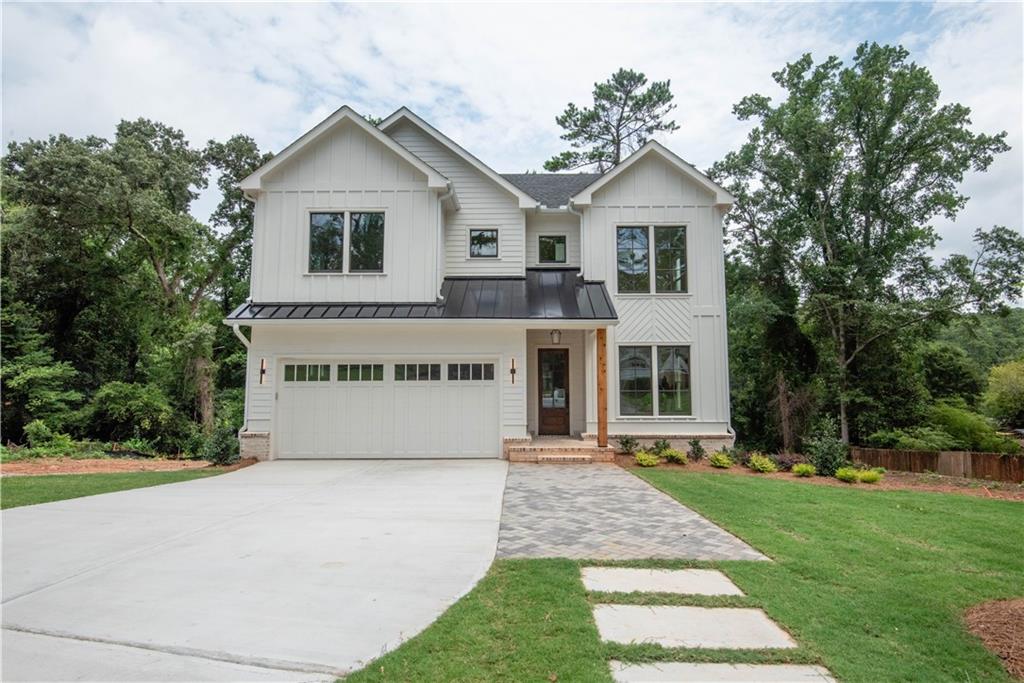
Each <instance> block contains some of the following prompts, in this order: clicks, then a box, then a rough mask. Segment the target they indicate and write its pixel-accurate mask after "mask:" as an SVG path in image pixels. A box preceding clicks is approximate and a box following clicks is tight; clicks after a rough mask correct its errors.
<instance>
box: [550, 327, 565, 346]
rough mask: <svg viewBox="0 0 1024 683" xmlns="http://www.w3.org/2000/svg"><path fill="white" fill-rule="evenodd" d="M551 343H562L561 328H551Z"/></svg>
mask: <svg viewBox="0 0 1024 683" xmlns="http://www.w3.org/2000/svg"><path fill="white" fill-rule="evenodd" d="M551 343H552V344H561V343H562V331H561V330H551Z"/></svg>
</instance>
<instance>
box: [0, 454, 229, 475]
mask: <svg viewBox="0 0 1024 683" xmlns="http://www.w3.org/2000/svg"><path fill="white" fill-rule="evenodd" d="M209 466H210V463H208V462H206V461H205V460H163V459H159V458H145V459H143V458H81V459H79V458H32V459H26V460H16V461H14V462H6V463H4V464H3V465H2V466H0V475H2V476H5V477H8V476H26V475H39V474H100V473H104V472H171V471H175V470H197V469H203V468H204V467H209Z"/></svg>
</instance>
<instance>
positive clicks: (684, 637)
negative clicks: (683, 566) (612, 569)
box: [594, 605, 796, 650]
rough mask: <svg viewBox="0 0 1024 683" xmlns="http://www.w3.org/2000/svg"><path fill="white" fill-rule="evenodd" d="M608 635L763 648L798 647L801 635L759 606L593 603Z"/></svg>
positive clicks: (626, 639) (630, 640) (600, 627)
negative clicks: (789, 630) (791, 633)
mask: <svg viewBox="0 0 1024 683" xmlns="http://www.w3.org/2000/svg"><path fill="white" fill-rule="evenodd" d="M594 621H596V622H597V630H598V632H599V633H600V634H601V638H602V639H603V640H608V641H611V642H615V643H624V644H627V645H629V644H632V643H657V644H658V645H661V646H663V647H702V648H729V649H731V650H762V649H765V648H791V647H796V641H794V640H793V639H792V638H790V637H789V634H788V633H786V632H785V631H783V630H782V629H781V628H779V627H778V626H776V624H775V622H774V621H772V620H771V619H769V618H768V615H767V614H765V613H764V612H762V611H761V610H759V609H750V608H746V607H688V606H687V607H684V606H679V605H649V606H648V605H594Z"/></svg>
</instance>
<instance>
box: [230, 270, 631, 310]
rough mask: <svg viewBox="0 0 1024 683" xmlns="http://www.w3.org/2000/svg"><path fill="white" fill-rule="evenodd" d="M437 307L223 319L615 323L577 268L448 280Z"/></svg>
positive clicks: (289, 306)
mask: <svg viewBox="0 0 1024 683" xmlns="http://www.w3.org/2000/svg"><path fill="white" fill-rule="evenodd" d="M441 297H442V300H441V301H439V302H437V303H432V304H426V303H246V304H242V305H241V306H239V307H238V308H236V309H235V310H234V311H232V312H231V315H229V316H228V320H230V321H232V322H239V323H246V322H249V321H252V320H341V319H353V318H358V319H364V320H365V319H370V318H378V319H379V318H392V319H394V318H439V319H449V320H451V319H517V320H519V319H531V320H615V319H616V318H617V317H618V316H617V315H616V313H615V306H613V305H612V299H611V297H610V296H609V295H608V290H607V289H605V286H604V283H603V282H588V281H585V280H584V279H583V278H581V277H580V271H579V270H578V269H576V268H547V269H544V268H528V269H527V270H526V277H452V278H445V280H444V284H442V285H441Z"/></svg>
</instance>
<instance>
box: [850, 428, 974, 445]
mask: <svg viewBox="0 0 1024 683" xmlns="http://www.w3.org/2000/svg"><path fill="white" fill-rule="evenodd" d="M867 444H868V445H869V446H872V447H874V448H897V449H901V450H907V451H948V450H951V449H953V448H956V445H957V444H956V439H954V438H953V437H952V436H950V435H949V434H947V433H946V432H944V431H942V430H939V429H935V428H933V427H913V428H911V429H892V430H883V431H879V432H875V433H874V434H872V435H871V436H869V437H868V438H867Z"/></svg>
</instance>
